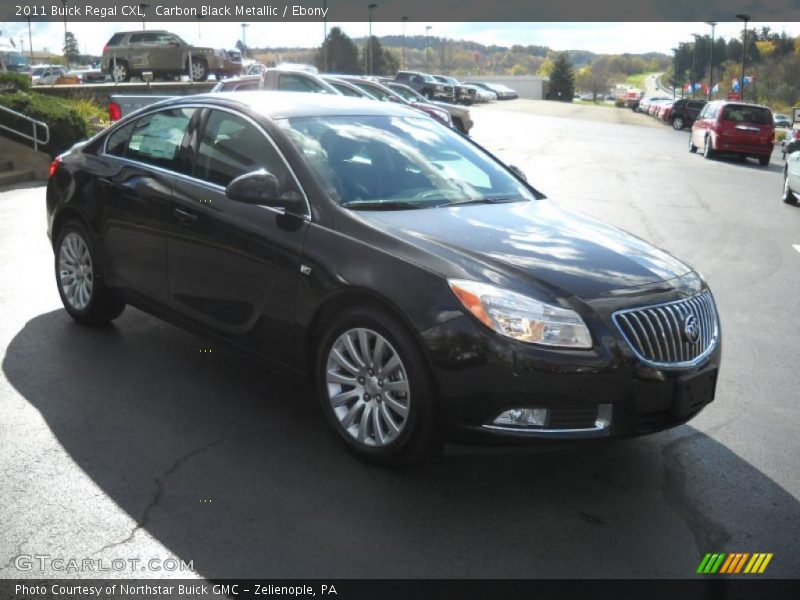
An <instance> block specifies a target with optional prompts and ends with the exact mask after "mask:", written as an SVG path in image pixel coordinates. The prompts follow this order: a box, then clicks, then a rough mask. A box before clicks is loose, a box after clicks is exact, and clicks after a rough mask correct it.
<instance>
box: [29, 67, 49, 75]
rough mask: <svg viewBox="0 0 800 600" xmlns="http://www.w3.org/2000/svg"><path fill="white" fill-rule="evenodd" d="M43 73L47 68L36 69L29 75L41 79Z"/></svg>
mask: <svg viewBox="0 0 800 600" xmlns="http://www.w3.org/2000/svg"><path fill="white" fill-rule="evenodd" d="M45 71H47V67H38V68H36V69H34V70H33V71H31V75H33V76H34V77H41V76H42V75H44V72H45Z"/></svg>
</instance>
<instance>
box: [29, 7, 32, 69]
mask: <svg viewBox="0 0 800 600" xmlns="http://www.w3.org/2000/svg"><path fill="white" fill-rule="evenodd" d="M28 53H29V55H30V57H31V66H32V65H33V36H32V35H31V18H30V17H28Z"/></svg>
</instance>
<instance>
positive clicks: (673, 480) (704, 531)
mask: <svg viewBox="0 0 800 600" xmlns="http://www.w3.org/2000/svg"><path fill="white" fill-rule="evenodd" d="M705 435H706V434H705V433H703V432H700V431H698V432H695V433H693V434H691V435H687V436H684V437H681V438H678V439H676V440H674V441H672V442H670V443H669V444H667V445H666V446H664V448H663V450H662V456H663V459H664V479H663V482H662V491H663V493H664V499H665V500H666V502H667V504H668V505H669V506H670V508H672V510H673V511H674V512H675V513H676V514H677V515H678V516H679V517H680V518H681V519H682V520H683V521H684V523H686V526H687V527H688V528H689V531H690V532H691V534H692V536H693V537H694V541H695V546H696V548H697V552H698V554H699V555H702V554H704V553H705V552H710V551H711V550H712V549H715V548H722V547H724V546H725V544H726V543H727V542H728V540H730V539H731V534H730V533H729V532H728V531H727V530H726V529H725V527H724V526H723V525H722V524H721V523H719V522H718V521H715V520H714V519H713V518H712V517H711V516H709V515H707V514H706V513H705V512H704V511H703V509H702V508H701V507H700V506H699V505H698V503H697V502H696V501H695V500H694V499H693V498H692V496H690V495H689V492H688V491H687V488H686V467H685V465H684V464H683V462H682V461H681V457H680V456H679V455H678V448H679V447H680V446H681V445H683V444H685V443H688V442H691V441H692V440H694V439H696V438H698V437H703V436H705Z"/></svg>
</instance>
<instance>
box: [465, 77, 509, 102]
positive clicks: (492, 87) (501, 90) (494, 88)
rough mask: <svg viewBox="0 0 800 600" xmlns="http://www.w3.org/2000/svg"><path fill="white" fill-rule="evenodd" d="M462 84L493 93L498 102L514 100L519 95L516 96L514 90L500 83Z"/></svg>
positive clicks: (478, 82)
mask: <svg viewBox="0 0 800 600" xmlns="http://www.w3.org/2000/svg"><path fill="white" fill-rule="evenodd" d="M464 83H466V84H467V85H474V86H477V87H479V88H483V89H484V90H487V91H490V92H493V93H494V94H496V95H497V99H498V100H514V99H515V98H519V94H517V92H516V91H515V90H512V89H511V88H510V87H508V86H507V85H503V84H502V83H487V82H484V81H465V82H464Z"/></svg>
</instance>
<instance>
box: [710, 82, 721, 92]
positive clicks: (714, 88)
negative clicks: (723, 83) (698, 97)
mask: <svg viewBox="0 0 800 600" xmlns="http://www.w3.org/2000/svg"><path fill="white" fill-rule="evenodd" d="M711 93H712V94H717V93H719V83H715V84H714V87H713V88H711Z"/></svg>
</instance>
